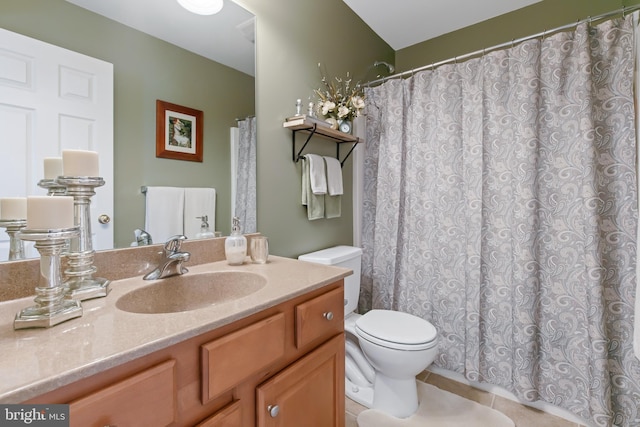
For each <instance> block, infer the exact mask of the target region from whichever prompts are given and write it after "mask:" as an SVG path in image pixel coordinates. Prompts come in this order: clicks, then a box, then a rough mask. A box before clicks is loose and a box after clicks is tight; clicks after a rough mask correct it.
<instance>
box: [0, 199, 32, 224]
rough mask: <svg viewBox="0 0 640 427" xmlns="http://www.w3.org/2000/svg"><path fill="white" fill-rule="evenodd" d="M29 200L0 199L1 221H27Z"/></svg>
mask: <svg viewBox="0 0 640 427" xmlns="http://www.w3.org/2000/svg"><path fill="white" fill-rule="evenodd" d="M26 218H27V198H26V197H5V198H3V199H0V219H4V220H9V219H26Z"/></svg>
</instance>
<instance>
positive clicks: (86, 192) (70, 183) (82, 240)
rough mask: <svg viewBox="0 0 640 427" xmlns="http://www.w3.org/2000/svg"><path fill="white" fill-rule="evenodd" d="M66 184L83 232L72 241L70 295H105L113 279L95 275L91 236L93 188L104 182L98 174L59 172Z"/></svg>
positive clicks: (63, 182)
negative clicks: (96, 175) (68, 174)
mask: <svg viewBox="0 0 640 427" xmlns="http://www.w3.org/2000/svg"><path fill="white" fill-rule="evenodd" d="M56 181H57V182H58V183H59V184H61V185H63V186H64V187H65V188H66V193H65V195H67V196H71V197H73V214H74V218H75V225H76V226H78V227H79V229H80V234H79V235H78V236H77V237H74V238H72V239H71V240H70V241H69V251H68V252H67V253H66V254H65V255H66V257H67V269H66V270H65V271H64V274H65V276H66V277H67V279H66V281H65V286H66V287H67V297H69V298H74V299H77V300H80V301H84V300H87V299H91V298H99V297H105V296H107V294H109V290H110V289H109V284H110V281H109V280H107V279H103V278H101V277H93V273H95V272H96V267H94V265H93V256H94V254H95V251H94V250H93V241H92V238H91V213H90V210H89V208H90V206H91V197H92V196H94V195H95V194H96V193H95V191H94V189H95V188H96V187H100V186H103V185H104V180H103V179H102V178H98V177H70V176H59V177H58V178H57V180H56Z"/></svg>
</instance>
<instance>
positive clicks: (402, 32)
mask: <svg viewBox="0 0 640 427" xmlns="http://www.w3.org/2000/svg"><path fill="white" fill-rule="evenodd" d="M343 1H344V2H345V3H346V4H347V5H348V6H349V7H350V8H351V9H352V10H353V11H354V12H355V13H356V14H357V15H358V16H360V18H361V19H362V20H363V21H364V22H366V23H367V25H369V27H371V29H372V30H373V31H375V33H376V34H378V36H380V37H381V38H382V39H383V40H384V41H385V42H387V44H389V46H391V47H392V48H393V50H400V49H403V48H405V47H408V46H412V45H414V44H416V43H420V42H423V41H425V40H429V39H432V38H434V37H437V36H440V35H443V34H446V33H449V32H451V31H455V30H459V29H460V28H464V27H467V26H469V25H473V24H477V23H478V22H482V21H485V20H487V19H490V18H493V17H496V16H498V15H502V14H505V13H508V12H511V11H514V10H516V9H520V8H522V7H525V6H529V5H531V4H533V3H538V2H539V1H541V0H343Z"/></svg>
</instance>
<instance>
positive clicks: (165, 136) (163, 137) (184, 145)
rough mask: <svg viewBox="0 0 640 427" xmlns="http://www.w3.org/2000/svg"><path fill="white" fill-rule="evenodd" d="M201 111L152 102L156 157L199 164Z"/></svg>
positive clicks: (161, 102)
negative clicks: (154, 109)
mask: <svg viewBox="0 0 640 427" xmlns="http://www.w3.org/2000/svg"><path fill="white" fill-rule="evenodd" d="M202 125H203V123H202V111H199V110H194V109H193V108H188V107H183V106H180V105H176V104H171V103H169V102H165V101H160V100H157V101H156V157H163V158H166V159H176V160H189V161H192V162H201V161H202Z"/></svg>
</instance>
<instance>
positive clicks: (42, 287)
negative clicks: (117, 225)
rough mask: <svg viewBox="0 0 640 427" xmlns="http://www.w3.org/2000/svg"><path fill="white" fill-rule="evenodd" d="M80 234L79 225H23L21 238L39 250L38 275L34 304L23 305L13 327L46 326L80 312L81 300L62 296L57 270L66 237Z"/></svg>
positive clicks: (63, 291) (74, 316) (79, 314)
mask: <svg viewBox="0 0 640 427" xmlns="http://www.w3.org/2000/svg"><path fill="white" fill-rule="evenodd" d="M78 234H80V231H79V229H78V227H73V228H64V229H57V230H37V229H23V230H21V231H20V232H19V233H18V237H19V238H20V239H22V240H29V241H34V242H36V243H35V248H36V249H37V250H38V252H40V278H39V280H38V285H37V286H36V298H35V302H36V305H34V306H31V307H27V308H25V309H22V310H21V311H20V312H19V313H18V314H16V318H15V320H14V321H13V328H14V329H25V328H49V327H51V326H54V325H57V324H58V323H61V322H64V321H67V320H69V319H73V318H76V317H80V316H82V307H81V306H80V302H79V301H76V300H70V299H67V298H65V287H64V286H63V284H62V277H61V274H60V254H61V253H62V251H63V249H64V247H65V243H66V241H67V240H68V239H70V238H73V237H75V236H77V235H78Z"/></svg>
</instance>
